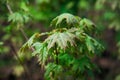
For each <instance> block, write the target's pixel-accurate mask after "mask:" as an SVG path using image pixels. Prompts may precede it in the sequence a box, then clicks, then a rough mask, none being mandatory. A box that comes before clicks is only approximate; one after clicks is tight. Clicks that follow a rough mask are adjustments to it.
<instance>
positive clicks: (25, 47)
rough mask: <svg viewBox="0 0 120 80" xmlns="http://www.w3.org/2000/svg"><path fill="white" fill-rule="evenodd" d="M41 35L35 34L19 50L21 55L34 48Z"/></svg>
mask: <svg viewBox="0 0 120 80" xmlns="http://www.w3.org/2000/svg"><path fill="white" fill-rule="evenodd" d="M38 36H39V33H35V34H34V35H33V36H32V37H31V38H30V39H29V40H28V41H27V42H26V43H25V44H24V45H23V46H22V47H21V48H20V50H19V53H25V52H26V51H27V50H28V49H29V48H31V47H32V45H33V43H34V40H35V39H36V38H38Z"/></svg>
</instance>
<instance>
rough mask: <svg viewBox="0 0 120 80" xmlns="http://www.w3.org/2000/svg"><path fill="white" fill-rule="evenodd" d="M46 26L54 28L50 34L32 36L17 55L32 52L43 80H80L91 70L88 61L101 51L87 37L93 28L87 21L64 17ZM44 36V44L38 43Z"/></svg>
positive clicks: (92, 65) (98, 45)
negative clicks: (40, 68)
mask: <svg viewBox="0 0 120 80" xmlns="http://www.w3.org/2000/svg"><path fill="white" fill-rule="evenodd" d="M50 26H51V27H54V30H53V31H50V32H45V33H40V34H39V33H35V34H34V35H33V36H32V37H31V38H30V39H29V40H28V41H27V42H26V43H25V44H24V45H23V46H22V48H21V49H20V53H25V51H27V50H28V49H29V48H32V49H33V48H34V50H33V53H32V55H33V56H37V57H38V61H39V62H40V64H41V65H42V67H43V68H45V70H46V71H45V79H46V80H70V78H71V79H72V80H73V79H75V80H81V79H83V80H84V79H85V78H86V77H85V76H86V74H87V75H89V73H92V70H93V68H94V67H95V66H94V64H93V63H92V62H91V60H90V59H91V57H92V56H94V55H95V53H97V52H98V50H102V49H103V47H102V45H101V44H100V43H98V42H97V41H96V40H95V39H94V38H93V37H91V36H90V35H92V33H93V32H95V28H96V27H95V25H94V24H93V23H92V22H91V21H90V20H88V19H81V18H80V17H78V16H74V15H71V14H69V13H64V14H61V15H60V16H57V17H56V18H55V19H53V20H52V22H51V25H50ZM46 35H47V38H46V39H45V40H44V41H38V38H42V36H46Z"/></svg>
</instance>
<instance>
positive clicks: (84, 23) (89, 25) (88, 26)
mask: <svg viewBox="0 0 120 80" xmlns="http://www.w3.org/2000/svg"><path fill="white" fill-rule="evenodd" d="M80 27H82V28H83V30H84V31H85V32H87V33H92V32H95V29H96V27H95V24H94V23H93V22H91V21H90V20H89V19H86V18H84V19H82V20H81V21H80Z"/></svg>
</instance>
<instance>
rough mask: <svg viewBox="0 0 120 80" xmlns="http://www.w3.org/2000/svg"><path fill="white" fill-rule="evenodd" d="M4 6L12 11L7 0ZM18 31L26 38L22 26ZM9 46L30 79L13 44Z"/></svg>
mask: <svg viewBox="0 0 120 80" xmlns="http://www.w3.org/2000/svg"><path fill="white" fill-rule="evenodd" d="M6 6H7V8H8V11H9V13H10V14H12V13H13V11H12V9H11V7H10V5H9V3H8V0H7V3H6ZM20 31H21V33H22V35H23V36H24V37H25V39H26V40H28V38H27V36H26V34H25V32H24V30H23V29H22V28H20ZM11 47H12V49H13V53H14V55H15V56H16V58H17V60H18V61H19V63H20V64H21V65H22V66H23V68H24V70H25V72H26V75H28V79H29V80H31V76H30V74H29V72H28V69H27V67H26V66H25V65H24V64H23V63H22V61H21V60H20V58H19V56H18V54H17V51H16V49H15V47H14V45H12V46H11Z"/></svg>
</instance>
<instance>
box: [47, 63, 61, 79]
mask: <svg viewBox="0 0 120 80" xmlns="http://www.w3.org/2000/svg"><path fill="white" fill-rule="evenodd" d="M45 68H46V72H45V79H46V80H52V79H51V78H54V79H55V78H56V77H59V75H60V74H61V72H62V71H63V69H62V66H61V65H57V64H54V63H49V64H48V65H47V66H46V67H45ZM57 79H58V78H57ZM57 79H56V80H57Z"/></svg>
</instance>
